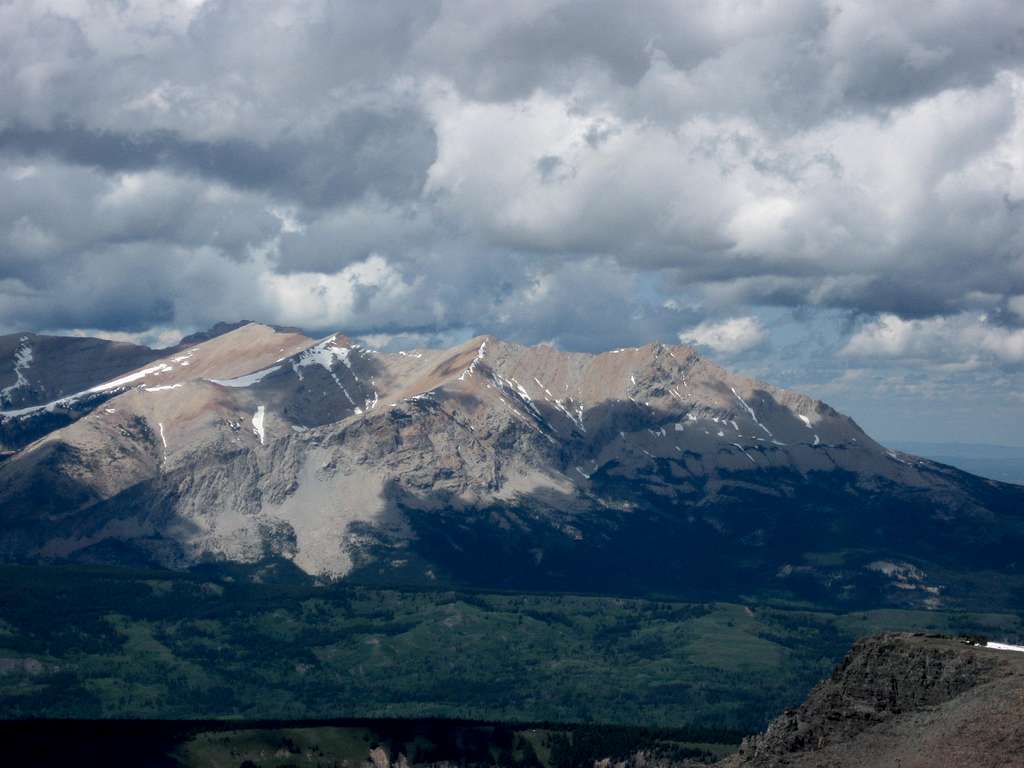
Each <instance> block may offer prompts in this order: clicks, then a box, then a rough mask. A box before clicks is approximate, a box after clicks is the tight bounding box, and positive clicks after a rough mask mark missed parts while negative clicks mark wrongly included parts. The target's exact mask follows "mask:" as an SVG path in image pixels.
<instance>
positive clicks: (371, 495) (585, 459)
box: [0, 323, 1022, 607]
mask: <svg viewBox="0 0 1024 768" xmlns="http://www.w3.org/2000/svg"><path fill="white" fill-rule="evenodd" d="M33 364H34V362H33ZM0 440H2V441H4V442H5V443H6V444H7V445H8V450H9V451H10V454H9V458H8V459H7V460H6V461H5V462H4V463H3V464H0V502H2V506H3V508H4V509H5V510H6V511H7V512H6V513H7V515H8V518H9V520H10V521H18V522H17V523H16V524H15V523H14V522H11V524H10V525H8V526H7V528H6V530H7V531H8V533H7V537H8V538H7V543H6V544H3V545H2V546H3V548H4V549H0V552H2V551H7V552H9V553H11V556H17V557H20V558H29V559H31V558H43V559H67V558H71V559H76V558H86V557H93V556H94V555H92V554H91V553H93V552H97V551H100V550H102V549H103V546H104V544H103V542H105V541H108V540H117V541H119V542H122V543H126V544H127V545H129V546H131V547H135V548H137V549H139V550H141V552H142V554H141V555H140V557H144V558H149V559H150V560H153V561H156V562H158V563H160V564H163V565H171V566H176V567H180V566H187V565H189V564H192V563H195V562H197V561H200V560H203V559H229V560H241V561H255V560H259V559H261V558H265V557H285V558H288V559H290V560H292V562H294V563H295V564H296V565H297V566H298V567H299V568H300V569H301V570H303V571H305V572H307V573H309V574H310V575H316V576H328V577H330V578H339V577H342V576H345V575H347V574H351V573H352V572H354V571H365V569H370V570H371V571H373V573H374V574H375V576H374V578H382V579H385V580H387V579H391V578H401V579H403V580H413V581H421V580H423V579H428V580H429V579H434V578H448V579H454V580H457V581H458V580H461V581H466V580H468V581H474V580H479V579H483V580H484V581H487V582H488V583H495V582H497V583H504V580H508V579H511V580H512V581H516V580H523V579H526V580H527V581H530V582H531V583H534V582H535V583H537V584H555V583H557V584H562V585H565V584H570V585H576V586H577V587H579V582H578V581H577V580H579V579H590V580H592V579H593V578H594V577H593V573H592V571H593V569H592V566H589V565H586V563H588V562H592V558H593V557H597V556H598V555H597V553H603V554H602V555H601V557H607V556H608V553H609V552H610V551H612V550H614V548H615V547H616V546H626V547H627V556H626V557H625V559H624V560H623V561H622V566H621V568H623V569H625V570H624V571H621V572H620V571H619V569H618V568H617V567H616V568H606V569H605V572H604V573H603V574H602V575H601V577H600V578H602V579H607V580H609V581H614V580H615V579H619V581H620V582H622V583H621V584H620V585H619V586H620V587H622V586H626V588H628V589H641V590H642V589H647V588H649V585H651V584H655V583H657V584H662V586H664V584H665V583H666V582H665V580H666V579H668V582H667V583H671V584H673V585H674V586H672V587H671V589H691V588H695V587H694V584H696V583H699V584H707V585H708V586H707V587H701V589H721V588H723V587H722V586H721V585H720V583H716V582H715V581H714V579H715V578H716V577H715V575H714V574H716V573H717V574H719V575H720V576H722V575H724V574H732V575H729V576H728V577H727V578H728V579H732V578H735V573H736V572H737V570H736V569H735V568H733V569H732V570H731V571H730V570H728V569H727V565H728V563H729V562H730V561H731V558H740V559H741V560H742V562H743V563H745V565H744V566H743V567H744V568H746V569H747V571H743V570H742V569H740V571H741V572H744V573H746V574H747V575H746V576H744V577H743V578H756V579H757V580H759V583H772V584H776V585H778V587H779V588H781V589H786V590H791V589H800V590H803V589H815V590H820V589H825V590H827V592H828V593H829V594H831V595H833V597H834V598H835V599H848V600H853V599H857V598H856V597H855V596H857V595H860V594H862V593H863V592H864V590H865V589H866V587H865V585H868V587H869V588H870V589H871V590H875V591H877V590H882V591H884V592H885V593H886V594H887V595H889V598H888V599H891V600H893V601H895V602H897V603H898V604H907V603H909V604H911V605H930V606H933V607H934V606H937V605H941V604H943V601H944V600H945V592H944V590H945V589H946V585H944V584H942V583H936V582H935V581H934V580H933V578H932V577H931V575H930V574H931V573H932V572H933V568H932V562H931V559H930V558H932V557H934V552H935V551H938V550H933V549H932V548H931V545H930V544H922V540H921V537H920V536H919V532H920V530H921V528H922V526H925V527H926V528H927V530H929V531H931V532H932V534H931V535H933V536H936V537H939V538H942V537H946V538H951V539H955V540H956V542H957V549H956V551H957V552H958V553H959V556H961V557H971V558H974V557H985V558H987V562H988V563H989V564H991V565H992V566H993V567H1002V566H1001V565H1000V564H1001V563H1005V564H1007V567H1009V564H1010V563H1012V562H1015V561H1016V559H1017V555H1016V554H1015V552H1016V550H1014V548H1013V546H1012V542H1013V541H1016V540H1017V539H1016V538H1015V537H1017V536H1018V535H1019V534H1018V533H1017V532H1015V531H1016V530H1017V529H1016V528H1013V526H1014V525H1016V522H1013V521H1015V520H1016V518H1014V517H1013V515H1012V514H1011V515H1010V517H1005V516H1004V512H1003V511H1002V510H1004V509H1006V510H1012V509H1017V510H1019V509H1021V508H1022V506H1021V505H1020V504H1018V503H1017V500H1018V499H1019V495H1020V492H1019V491H1014V490H1013V489H1009V488H1006V487H1003V486H999V485H998V484H990V483H986V482H985V481H980V480H972V479H970V476H966V475H964V474H963V473H959V472H957V471H956V470H952V469H951V468H947V467H943V466H942V465H937V464H935V463H933V462H927V461H924V460H921V459H918V458H916V457H912V456H908V455H906V454H900V453H898V452H894V451H888V450H886V449H885V448H883V447H882V446H880V445H878V444H877V443H876V442H874V441H873V440H872V439H871V438H870V437H869V436H867V435H866V434H864V432H863V431H862V430H861V429H860V428H859V427H858V426H857V425H856V424H855V423H854V422H853V421H852V420H850V419H849V418H847V417H846V416H843V415H842V414H839V413H837V412H836V411H835V410H833V409H832V408H830V407H829V406H827V405H825V404H824V403H821V402H819V401H817V400H814V399H813V398H810V397H807V396H805V395H802V394H799V393H794V392H788V391H786V390H782V389H778V388H776V387H773V386H771V385H768V384H765V383H762V382H758V381H756V380H754V379H750V378H747V377H744V376H741V375H738V374H734V373H731V372H729V371H726V370H725V369H723V368H721V367H719V366H717V365H715V364H714V363H712V362H710V361H708V360H706V359H704V358H702V357H701V356H699V355H698V354H696V352H695V351H694V350H693V349H691V348H689V347H684V346H675V345H665V344H647V345H644V346H641V347H631V348H625V349H615V350H609V351H607V352H603V353H599V354H586V353H579V352H565V351H561V350H558V349H555V348H553V347H550V346H537V347H525V346H522V345H519V344H515V343H511V342H506V341H503V340H500V339H497V338H495V337H493V336H481V337H477V338H474V339H470V340H468V341H466V342H464V343H462V344H459V345H457V346H455V347H453V348H451V349H417V350H406V351H401V352H381V351H379V350H375V349H371V348H368V347H366V346H364V345H362V344H360V343H358V342H356V341H354V340H352V339H351V338H348V337H346V336H345V335H343V334H340V333H335V334H331V335H329V336H327V337H325V338H322V339H319V340H315V339H311V338H309V337H307V336H306V335H304V334H301V333H296V332H294V331H290V330H286V329H275V328H272V327H270V326H266V325H260V324H256V323H249V324H246V325H242V326H240V327H237V328H233V329H231V330H228V331H226V332H224V333H220V334H218V335H215V336H213V337H212V338H210V339H208V340H206V341H203V342H201V343H198V344H196V345H194V346H188V347H185V348H180V349H177V348H176V349H174V350H173V351H170V352H166V353H162V354H161V355H158V356H157V357H156V358H154V359H151V360H148V361H146V362H145V363H144V364H143V365H141V366H139V367H135V368H129V369H127V370H121V371H118V372H117V373H116V374H115V375H112V376H111V377H109V378H106V379H104V380H102V381H100V382H98V383H94V384H92V385H90V386H88V387H85V388H83V389H81V390H78V391H75V392H71V393H69V394H67V395H65V396H62V397H61V398H60V399H56V400H50V401H45V402H39V403H37V404H34V405H30V406H26V407H24V408H20V409H11V410H7V411H5V412H3V413H0ZM40 509H48V510H60V522H59V523H58V522H56V521H54V520H49V521H47V520H45V519H42V518H40V516H39V515H38V510H40ZM980 519H984V520H986V521H988V525H989V527H987V528H986V527H978V526H977V525H976V521H977V520H980ZM993 520H995V521H996V522H995V524H994V526H993V525H992V523H991V521H993ZM1006 525H1010V526H1011V527H1010V528H1009V529H1008V528H1006ZM990 531H991V532H992V535H991V537H990V536H989V532H990ZM622 542H629V543H628V544H622ZM993 542H998V544H993ZM832 546H835V547H841V548H842V549H843V551H844V552H847V553H849V554H844V555H842V556H840V557H835V556H832V555H829V556H828V557H826V556H824V555H822V556H821V558H823V559H821V560H813V559H812V560H810V561H808V560H807V559H806V558H807V557H808V555H807V554H806V553H807V552H808V548H809V547H816V548H822V547H832ZM716 548H717V550H718V551H719V552H725V553H726V554H724V555H723V556H722V557H721V558H720V562H719V561H715V560H712V559H709V555H710V553H711V552H713V551H715V549H716ZM104 551H105V550H104ZM641 552H644V553H645V554H644V555H642V557H646V558H647V560H645V561H644V562H643V563H642V565H638V564H637V562H636V560H635V558H636V557H638V556H641V555H640V553H641ZM655 552H658V553H660V554H658V556H657V557H651V555H652V554H653V553H655ZM943 556H944V557H945V556H946V555H943ZM658 558H663V559H666V561H667V562H681V561H683V560H686V561H688V562H689V563H690V565H689V566H688V567H687V568H681V567H679V568H677V567H673V568H669V569H668V570H666V569H664V568H659V567H658V565H657V563H658ZM391 562H399V563H402V565H401V566H391V565H388V563H391ZM819 562H828V563H834V564H833V565H829V566H827V567H823V566H822V565H820V564H817V563H819ZM630 563H632V566H629V564H630ZM696 563H700V565H699V566H697V565H695V564H696ZM878 563H890V564H893V563H895V564H896V565H894V566H893V568H889V569H886V568H884V567H881V566H879V565H878ZM940 570H941V569H940ZM584 574H590V575H588V576H584ZM900 574H915V576H914V578H913V579H910V580H908V578H903V577H902V576H900ZM687 585H688V586H687ZM822 585H824V586H822ZM730 588H731V587H730ZM844 596H845V597H844Z"/></svg>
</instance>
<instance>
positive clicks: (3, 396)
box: [0, 336, 32, 402]
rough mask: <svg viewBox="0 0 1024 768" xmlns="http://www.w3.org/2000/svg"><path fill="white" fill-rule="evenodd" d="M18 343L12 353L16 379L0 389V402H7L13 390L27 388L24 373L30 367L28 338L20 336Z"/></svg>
mask: <svg viewBox="0 0 1024 768" xmlns="http://www.w3.org/2000/svg"><path fill="white" fill-rule="evenodd" d="M18 342H19V343H18V349H17V351H16V352H15V353H14V375H15V377H16V378H15V381H14V383H13V384H11V385H10V386H7V387H4V388H3V389H0V402H3V401H4V400H8V399H9V398H10V394H11V392H13V391H14V390H16V389H20V388H21V387H27V386H28V378H26V376H25V371H27V370H28V369H29V367H30V366H31V365H32V347H31V345H30V344H29V338H28V336H22V337H21V338H20V339H19V340H18Z"/></svg>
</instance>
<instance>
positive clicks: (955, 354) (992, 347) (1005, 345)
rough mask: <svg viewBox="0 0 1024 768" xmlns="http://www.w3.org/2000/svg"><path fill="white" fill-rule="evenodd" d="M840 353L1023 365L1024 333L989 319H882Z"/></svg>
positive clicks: (947, 364)
mask: <svg viewBox="0 0 1024 768" xmlns="http://www.w3.org/2000/svg"><path fill="white" fill-rule="evenodd" d="M842 353H843V354H844V355H846V356H848V357H852V358H864V359H872V358H874V359H883V360H884V359H890V360H892V359H898V360H907V359H911V360H925V361H932V362H934V363H936V364H939V365H942V366H944V367H946V368H950V366H954V367H956V366H965V367H968V368H973V367H977V366H978V365H980V364H981V362H982V361H983V360H986V359H987V360H989V361H995V362H1001V363H1007V364H1012V365H1017V364H1020V363H1024V329H1019V328H1017V329H1015V328H1007V327H1003V326H999V325H995V324H993V323H992V322H990V321H989V319H988V317H986V316H985V315H974V314H967V313H965V314H960V315H955V316H952V317H935V318H928V319H924V320H904V319H902V318H900V317H897V316H896V315H891V314H887V315H882V316H881V317H880V318H879V319H878V320H875V321H873V322H871V323H869V324H867V325H865V326H864V327H863V328H861V329H860V330H859V331H857V333H855V334H854V335H853V336H852V337H851V338H850V340H849V341H848V342H847V343H846V345H845V346H844V347H843V350H842Z"/></svg>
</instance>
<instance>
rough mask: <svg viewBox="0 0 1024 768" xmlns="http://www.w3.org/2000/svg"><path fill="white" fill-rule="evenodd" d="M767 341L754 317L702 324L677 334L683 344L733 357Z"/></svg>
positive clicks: (733, 318)
mask: <svg viewBox="0 0 1024 768" xmlns="http://www.w3.org/2000/svg"><path fill="white" fill-rule="evenodd" d="M766 339H767V336H766V335H765V332H764V329H763V328H762V327H761V323H760V322H759V321H758V319H757V318H756V317H732V318H729V319H728V320H722V321H721V322H703V323H701V324H700V325H696V326H694V327H693V328H690V329H688V330H685V331H680V332H679V340H680V341H681V342H682V343H683V344H696V345H698V346H702V347H710V348H711V349H713V350H714V351H715V352H717V353H719V354H722V355H735V354H738V353H740V352H745V351H747V350H749V349H753V348H754V347H756V346H759V345H760V344H763V343H764V342H765V341H766Z"/></svg>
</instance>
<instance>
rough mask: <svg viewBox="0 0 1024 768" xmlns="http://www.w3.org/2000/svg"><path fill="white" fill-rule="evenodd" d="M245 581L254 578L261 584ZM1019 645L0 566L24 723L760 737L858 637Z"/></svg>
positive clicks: (792, 613)
mask: <svg viewBox="0 0 1024 768" xmlns="http://www.w3.org/2000/svg"><path fill="white" fill-rule="evenodd" d="M254 578H255V579H257V580H260V581H262V582H263V583H257V581H254ZM886 630H903V631H913V630H918V631H930V632H952V633H965V632H977V633H982V634H986V635H988V636H989V637H990V638H991V639H993V640H1010V641H1014V640H1018V639H1019V638H1020V637H1021V636H1024V622H1022V620H1021V617H1020V616H1019V615H1016V614H1011V613H969V612H942V611H900V610H878V611H865V612H856V613H846V614H838V613H829V612H823V611H817V610H812V609H810V608H801V607H784V606H778V607H764V606H757V605H743V604H739V603H680V602H671V601H662V600H653V599H635V598H619V597H594V596H578V595H540V594H500V593H490V594H482V593H467V592H454V591H400V590H394V589H379V588H370V587H361V586H353V585H344V584H343V585H333V586H316V585H313V584H310V583H308V582H288V581H287V580H285V581H283V582H277V583H275V581H274V572H273V569H270V570H264V571H260V572H256V573H252V572H243V571H241V570H238V571H234V572H233V571H225V570H209V571H193V572H188V573H170V572H166V571H129V570H124V569H120V570H119V569H102V568H89V567H18V566H5V567H0V711H2V712H3V715H4V717H5V718H6V719H14V718H27V717H60V718H64V717H71V718H172V719H197V718H198V719H206V718H232V719H282V720H293V719H308V718H337V717H378V718H379V717H415V718H421V717H448V718H466V719H474V720H491V721H503V722H537V721H548V722H562V723H565V722H600V723H618V724H622V725H642V726H673V727H678V726H682V725H688V726H704V727H713V728H726V729H735V730H740V731H746V732H750V731H754V730H757V729H759V728H761V727H762V726H763V725H764V724H765V723H766V722H767V721H768V720H769V719H770V718H771V717H774V716H775V715H777V714H778V713H779V711H780V710H781V709H782V708H784V707H786V706H790V705H795V704H797V703H799V702H800V701H801V700H802V699H803V697H804V696H805V695H806V693H807V691H808V690H809V689H810V688H811V687H812V686H813V685H814V683H815V682H817V681H818V680H819V679H821V678H822V677H824V676H825V675H827V674H828V673H829V672H830V671H831V669H832V667H833V665H834V664H835V663H836V662H837V661H838V660H839V659H840V658H841V657H842V655H843V654H844V653H845V652H846V651H847V650H848V648H849V646H850V644H851V642H852V641H853V640H854V639H855V638H857V637H861V636H865V635H870V634H874V633H877V632H880V631H886Z"/></svg>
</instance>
